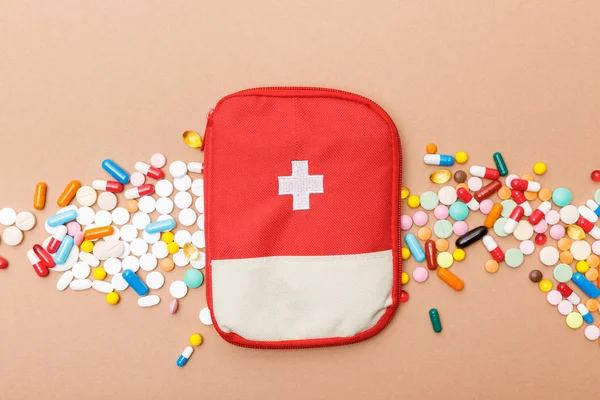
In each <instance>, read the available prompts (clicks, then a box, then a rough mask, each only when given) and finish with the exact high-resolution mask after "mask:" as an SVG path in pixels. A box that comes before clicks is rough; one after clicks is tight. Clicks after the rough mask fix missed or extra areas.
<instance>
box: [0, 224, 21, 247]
mask: <svg viewBox="0 0 600 400" xmlns="http://www.w3.org/2000/svg"><path fill="white" fill-rule="evenodd" d="M2 241H3V242H4V243H5V244H6V245H8V246H18V245H19V244H21V242H22V241H23V232H21V230H20V229H19V228H17V227H16V226H9V227H8V228H6V229H5V230H4V232H2Z"/></svg>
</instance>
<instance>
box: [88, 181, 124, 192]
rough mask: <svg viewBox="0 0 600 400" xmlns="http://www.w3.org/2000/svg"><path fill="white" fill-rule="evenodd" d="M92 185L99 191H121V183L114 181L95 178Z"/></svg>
mask: <svg viewBox="0 0 600 400" xmlns="http://www.w3.org/2000/svg"><path fill="white" fill-rule="evenodd" d="M92 187H93V188H94V189H96V190H99V191H101V192H111V193H121V192H122V191H123V185H122V184H121V183H119V182H115V181H103V180H95V181H93V182H92Z"/></svg>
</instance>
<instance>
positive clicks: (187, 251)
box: [183, 243, 200, 261]
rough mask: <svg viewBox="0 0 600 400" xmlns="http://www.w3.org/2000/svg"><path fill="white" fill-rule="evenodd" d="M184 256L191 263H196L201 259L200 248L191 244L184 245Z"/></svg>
mask: <svg viewBox="0 0 600 400" xmlns="http://www.w3.org/2000/svg"><path fill="white" fill-rule="evenodd" d="M183 255H184V256H185V258H187V259H188V260H190V261H196V260H197V259H199V258H200V252H199V251H198V248H197V247H196V246H194V245H193V244H191V243H186V244H184V245H183Z"/></svg>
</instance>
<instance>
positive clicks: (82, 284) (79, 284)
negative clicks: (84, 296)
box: [69, 279, 92, 290]
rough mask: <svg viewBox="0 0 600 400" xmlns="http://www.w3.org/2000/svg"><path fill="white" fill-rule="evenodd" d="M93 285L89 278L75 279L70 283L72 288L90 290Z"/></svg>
mask: <svg viewBox="0 0 600 400" xmlns="http://www.w3.org/2000/svg"><path fill="white" fill-rule="evenodd" d="M91 287H92V281H91V280H89V279H74V280H73V281H71V283H70V284H69V288H70V289H71V290H88V289H89V288H91Z"/></svg>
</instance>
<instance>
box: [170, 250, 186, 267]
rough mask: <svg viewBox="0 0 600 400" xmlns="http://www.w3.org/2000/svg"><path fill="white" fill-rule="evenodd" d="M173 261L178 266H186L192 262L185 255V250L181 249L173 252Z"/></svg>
mask: <svg viewBox="0 0 600 400" xmlns="http://www.w3.org/2000/svg"><path fill="white" fill-rule="evenodd" d="M173 263H175V265H177V266H178V267H186V266H187V265H188V264H189V263H190V260H189V259H188V258H187V257H186V256H185V253H184V252H183V250H179V251H178V252H177V253H175V254H173Z"/></svg>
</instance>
